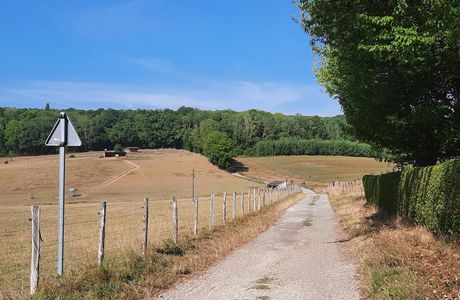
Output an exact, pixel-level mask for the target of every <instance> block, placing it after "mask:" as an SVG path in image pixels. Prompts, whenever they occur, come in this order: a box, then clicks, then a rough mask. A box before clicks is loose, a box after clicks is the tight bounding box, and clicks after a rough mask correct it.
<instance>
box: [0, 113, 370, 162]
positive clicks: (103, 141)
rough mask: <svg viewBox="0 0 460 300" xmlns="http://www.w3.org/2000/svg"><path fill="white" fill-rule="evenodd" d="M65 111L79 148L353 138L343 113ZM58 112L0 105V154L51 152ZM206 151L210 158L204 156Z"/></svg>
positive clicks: (245, 150)
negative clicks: (211, 139) (213, 140)
mask: <svg viewBox="0 0 460 300" xmlns="http://www.w3.org/2000/svg"><path fill="white" fill-rule="evenodd" d="M66 111H67V113H68V115H69V117H70V119H71V120H72V122H73V124H74V125H75V127H76V129H77V131H78V133H79V134H80V137H81V139H82V142H83V146H82V147H80V148H79V151H87V150H102V149H106V148H107V149H112V148H113V147H114V146H115V145H116V144H120V145H122V146H137V147H141V148H178V149H187V150H191V151H194V152H200V153H205V152H206V149H204V148H203V147H205V146H206V143H205V140H206V137H207V136H208V135H209V133H211V132H213V133H214V138H215V137H216V134H215V132H216V131H217V132H219V134H220V136H221V137H226V138H228V139H229V141H228V142H227V144H226V148H225V149H230V148H231V149H232V151H229V150H225V151H226V152H231V154H232V156H234V155H240V154H248V155H267V154H273V153H272V152H273V151H277V149H278V148H276V149H275V148H274V150H273V151H268V153H266V152H267V151H265V152H261V151H259V150H260V145H261V144H260V142H262V141H272V142H273V141H278V140H282V139H285V138H290V139H293V140H294V141H295V140H299V141H300V140H336V141H347V142H349V141H353V138H352V137H351V136H350V135H348V134H347V131H346V128H347V124H346V121H345V118H344V117H343V116H335V117H318V116H302V115H294V116H288V115H284V114H280V113H275V114H272V113H269V112H264V111H258V110H249V111H244V112H235V111H232V110H222V111H208V110H199V109H194V108H188V107H182V108H180V109H178V110H177V111H174V110H170V109H164V110H114V109H98V110H76V109H68V110H66ZM57 116H58V110H52V109H45V110H42V109H16V108H0V154H1V155H26V154H28V155H30V154H45V153H54V152H55V149H53V148H47V147H45V146H44V141H45V139H46V137H47V135H48V133H49V131H50V130H51V128H52V126H53V124H54V122H55V121H56V119H57ZM218 136H219V135H218ZM208 144H209V143H208ZM291 144H292V143H291ZM299 145H300V146H301V145H302V144H301V143H299ZM210 148H212V145H211V146H210ZM217 148H218V147H217ZM348 148H349V147H348ZM209 151H216V150H215V149H210V150H209ZM280 151H281V149H280ZM291 152H292V153H296V152H297V150H296V151H286V149H284V150H283V152H282V153H279V154H286V153H291ZM205 154H206V153H205ZM275 154H276V153H275ZM338 154H340V153H338ZM351 154H352V155H353V153H351ZM368 154H369V152H366V153H365V154H363V153H362V152H360V153H357V154H356V155H357V156H366V155H368ZM206 155H207V156H208V157H209V155H208V154H206ZM221 167H222V166H221Z"/></svg>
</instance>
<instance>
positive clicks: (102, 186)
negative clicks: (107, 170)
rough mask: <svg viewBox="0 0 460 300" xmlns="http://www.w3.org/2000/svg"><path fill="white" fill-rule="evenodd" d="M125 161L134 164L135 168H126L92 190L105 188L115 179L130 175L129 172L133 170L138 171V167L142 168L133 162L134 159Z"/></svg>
mask: <svg viewBox="0 0 460 300" xmlns="http://www.w3.org/2000/svg"><path fill="white" fill-rule="evenodd" d="M123 161H124V162H125V163H127V164H129V165H131V166H133V168H132V169H130V170H126V171H124V172H122V173H121V174H119V175H117V176H115V177H114V178H111V179H109V180H108V181H107V182H105V183H103V184H101V185H99V186H97V187H94V188H92V189H91V192H94V191H98V190H100V189H102V188H105V187H107V186H109V185H111V184H112V183H114V182H115V181H118V180H120V179H121V178H123V177H125V176H126V175H128V174H130V173H132V172H134V171H136V170H137V169H139V168H140V167H139V165H137V164H135V163H133V162H132V161H129V160H123Z"/></svg>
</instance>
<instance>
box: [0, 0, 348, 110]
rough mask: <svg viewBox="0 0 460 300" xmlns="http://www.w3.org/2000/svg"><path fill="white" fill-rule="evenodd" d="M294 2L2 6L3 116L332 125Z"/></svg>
mask: <svg viewBox="0 0 460 300" xmlns="http://www.w3.org/2000/svg"><path fill="white" fill-rule="evenodd" d="M296 15H298V11H297V9H296V7H295V5H294V4H292V2H291V0H270V1H267V0H232V1H228V0H197V1H186V0H179V1H171V0H169V1H167V0H130V1H111V0H104V1H102V0H88V1H86V0H81V1H47V0H41V1H30V0H29V1H26V0H15V1H4V2H3V3H2V7H1V9H0V39H1V47H0V106H14V107H43V106H44V105H45V103H46V102H49V103H50V104H51V106H52V107H54V108H67V107H74V108H85V109H92V108H99V107H112V108H173V109H175V108H178V107H180V106H183V105H184V106H192V107H197V108H202V109H227V108H230V109H234V110H246V109H251V108H256V109H263V110H267V111H271V112H283V113H287V114H294V113H302V114H304V115H314V114H317V115H322V116H332V115H336V114H340V113H341V109H340V106H339V104H338V103H337V102H336V101H335V100H332V99H330V98H329V96H328V95H326V94H324V93H322V92H321V87H320V85H319V84H318V83H316V80H315V77H314V74H313V70H312V64H313V59H314V58H313V56H312V51H311V47H310V46H309V44H308V42H309V39H308V36H307V35H306V34H305V33H304V32H303V31H302V29H301V28H300V25H298V24H296V23H295V22H294V21H292V16H296Z"/></svg>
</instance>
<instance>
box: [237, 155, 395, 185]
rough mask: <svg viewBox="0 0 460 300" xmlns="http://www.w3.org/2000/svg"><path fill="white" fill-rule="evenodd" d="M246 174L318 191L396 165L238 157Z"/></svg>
mask: <svg viewBox="0 0 460 300" xmlns="http://www.w3.org/2000/svg"><path fill="white" fill-rule="evenodd" d="M237 160H238V161H239V162H240V163H241V164H242V165H243V168H244V167H245V168H247V170H243V171H242V172H241V174H242V175H245V176H248V177H254V178H259V179H262V180H265V181H270V180H274V179H289V180H292V181H293V182H296V183H305V185H306V186H308V187H310V188H313V189H317V188H321V187H324V186H327V184H328V183H330V182H332V181H334V180H347V181H348V180H355V179H361V178H362V176H363V175H365V174H380V173H384V172H388V171H390V170H392V169H393V167H394V165H393V164H388V163H384V162H378V161H376V160H375V159H373V158H366V157H348V156H321V155H318V156H308V155H299V156H271V157H238V158H237Z"/></svg>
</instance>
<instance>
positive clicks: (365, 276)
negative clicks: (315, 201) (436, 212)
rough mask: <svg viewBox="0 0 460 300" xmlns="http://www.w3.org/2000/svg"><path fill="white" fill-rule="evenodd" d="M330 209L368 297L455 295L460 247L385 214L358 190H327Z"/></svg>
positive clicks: (459, 279) (459, 295)
mask: <svg viewBox="0 0 460 300" xmlns="http://www.w3.org/2000/svg"><path fill="white" fill-rule="evenodd" d="M329 195H330V199H331V204H332V207H333V208H334V211H335V213H336V215H337V217H338V219H339V221H340V223H341V224H342V226H343V228H344V229H345V231H346V233H347V235H348V239H350V240H349V242H347V243H346V244H347V245H349V246H350V248H351V249H352V251H354V252H355V254H356V255H355V257H358V258H359V259H358V265H359V267H360V271H361V277H362V281H361V282H362V285H361V289H362V294H363V296H364V297H366V298H369V299H459V298H460V271H459V270H460V245H458V244H449V243H446V242H444V241H443V240H442V239H440V238H439V237H436V236H434V235H433V234H432V233H431V232H429V231H428V230H427V229H426V228H424V227H423V226H413V225H410V224H407V223H405V222H403V221H402V220H401V219H395V218H389V217H388V216H384V215H382V214H381V213H379V212H378V210H377V209H376V208H375V207H374V206H372V205H368V204H366V201H365V199H364V197H363V195H362V193H361V194H356V193H343V192H342V190H341V189H340V188H339V189H332V190H329Z"/></svg>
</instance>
